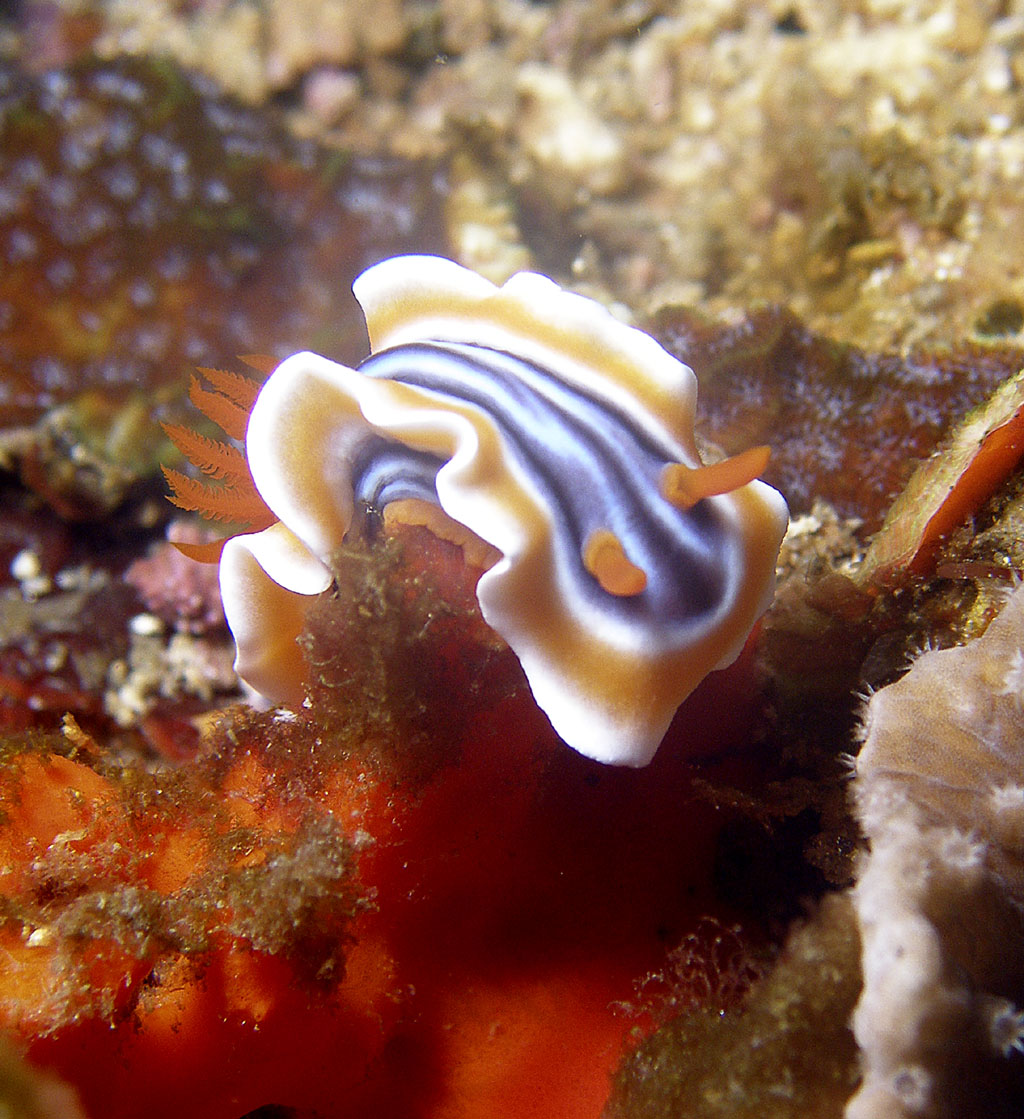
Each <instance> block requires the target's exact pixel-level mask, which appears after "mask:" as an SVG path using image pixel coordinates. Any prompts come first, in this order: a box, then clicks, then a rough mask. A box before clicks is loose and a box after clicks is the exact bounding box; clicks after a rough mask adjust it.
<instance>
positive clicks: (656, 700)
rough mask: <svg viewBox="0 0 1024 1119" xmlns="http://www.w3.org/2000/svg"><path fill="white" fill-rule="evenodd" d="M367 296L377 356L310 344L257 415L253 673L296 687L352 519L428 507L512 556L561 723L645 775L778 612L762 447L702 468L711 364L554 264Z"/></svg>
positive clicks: (527, 662) (243, 664) (514, 591)
mask: <svg viewBox="0 0 1024 1119" xmlns="http://www.w3.org/2000/svg"><path fill="white" fill-rule="evenodd" d="M354 290H355V294H356V298H357V299H358V300H359V303H360V304H361V306H362V308H363V311H364V313H365V315H366V322H367V328H368V331H369V336H370V343H371V354H370V356H369V357H368V358H367V359H366V360H365V361H364V362H363V363H362V364H361V365H360V366H359V367H358V368H357V369H349V368H346V367H345V366H342V365H338V364H336V363H335V362H333V361H329V360H327V359H326V358H323V357H319V356H317V355H316V354H312V353H299V354H295V355H294V356H292V357H289V358H287V359H286V360H285V361H284V362H282V363H281V364H280V365H279V366H278V367H277V369H276V370H275V371H274V372H273V374H272V375H271V376H270V378H269V379H268V381H267V383H266V384H265V385H264V387H263V389H262V390H261V391H260V394H259V397H258V398H257V400H256V403H255V405H254V407H253V410H252V416H251V419H250V421H249V426H248V432H247V436H246V451H247V456H248V461H249V467H250V469H251V471H252V476H253V480H254V482H255V484H256V488H257V489H258V491H259V493H260V495H261V496H262V498H263V499H264V501H265V502H266V503H267V505H268V506H269V508H270V509H271V511H272V512H273V514H274V515H275V516H276V517H278V518H279V522H278V523H276V524H274V525H272V526H271V527H269V528H266V529H264V530H263V531H261V532H254V533H249V534H247V535H241V536H235V537H232V538H231V539H230V540H229V541H228V542H227V544H226V545H225V548H224V551H223V555H222V557H221V568H220V582H221V591H222V595H223V600H224V608H225V613H226V615H227V618H228V622H229V624H230V626H231V630H232V632H233V633H234V636H235V641H236V643H237V648H238V653H237V661H236V668H237V670H238V673H239V675H240V676H241V677H242V678H243V679H244V680H246V681H247V682H248V683H249V684H250V685H251V686H252V687H253V688H255V689H256V690H257V691H258V692H260V693H262V694H263V695H265V696H266V697H267V698H269V699H271V700H273V701H276V702H293V703H294V702H296V701H299V700H301V698H302V696H303V687H304V680H305V672H306V668H305V663H304V661H303V658H302V655H301V652H300V650H299V648H298V646H297V645H296V638H297V637H298V636H299V634H300V633H301V632H302V629H303V624H304V618H305V614H306V611H307V609H308V607H309V604H310V602H311V598H310V596H312V595H316V594H318V593H320V592H322V591H324V590H326V589H327V588H328V587H329V586H330V585H331V581H332V576H331V570H330V566H329V560H330V557H331V555H332V553H334V552H335V551H336V550H337V549H338V548H339V547H340V545H341V543H342V541H343V539H344V537H345V534H346V532H347V531H348V529H349V527H350V525H351V523H352V518H353V515H354V512H355V510H356V509H357V508H359V507H361V506H370V507H374V508H376V509H379V510H383V509H384V508H385V507H386V506H388V505H389V504H391V503H394V502H399V501H401V502H403V506H404V507H407V508H408V507H409V506H408V503H409V502H415V503H423V502H428V503H432V504H433V505H434V506H440V509H441V510H443V512H444V514H446V515H447V517H448V518H451V520H453V521H455V522H457V523H458V524H459V525H461V526H464V528H465V529H468V530H470V532H471V533H473V534H475V536H476V537H479V538H480V540H482V541H484V542H486V544H488V545H490V546H491V548H492V549H493V552H492V553H491V555H492V558H494V557H497V558H496V559H495V560H494V562H493V565H492V566H490V567H489V569H488V570H487V571H485V573H484V574H483V575H482V576H481V577H480V580H479V583H478V586H477V596H478V598H479V602H480V608H481V610H482V612H483V616H484V618H485V620H486V621H487V623H488V624H489V625H490V626H491V627H492V628H493V629H494V630H496V631H497V632H498V633H499V634H500V635H501V636H502V637H503V638H504V639H505V641H507V642H508V644H509V645H510V646H511V648H512V649H513V650H514V652H515V653H516V655H517V656H518V657H519V660H520V662H521V664H522V666H523V670H524V672H525V674H526V678H527V680H528V681H529V684H530V687H531V689H532V691H533V695H534V697H535V699H536V701H537V703H538V704H539V705H540V707H541V708H542V709H543V710H544V712H545V713H546V714H547V716H548V718H549V719H550V720H551V723H552V725H553V727H554V729H555V730H556V731H557V732H558V734H559V735H560V736H561V737H562V738H563V739H564V740H565V742H567V743H568V744H569V745H570V746H572V747H573V748H574V749H576V750H578V751H580V753H582V754H585V755H587V756H588V757H591V758H595V759H598V760H600V761H603V762H609V763H616V764H623V765H644V764H646V763H647V762H648V761H650V759H651V757H652V756H653V755H654V752H655V751H656V750H657V747H658V744H659V743H660V741H661V739H662V737H663V736H664V734H665V731H666V729H667V727H668V725H669V722H670V721H671V719H672V716H673V714H674V713H675V710H676V708H677V707H678V706H679V704H680V703H681V702H682V701H683V700H684V699H685V698H686V696H688V695H689V694H690V692H692V691H693V689H694V688H695V687H696V686H697V684H698V683H699V682H700V681H701V680H702V679H703V678H704V676H705V675H706V674H707V673H708V672H709V671H711V670H712V669H715V668H721V667H723V666H725V665H727V664H729V663H730V662H731V661H733V660H734V659H735V658H736V656H737V655H738V654H739V651H740V649H741V648H742V647H743V644H744V642H745V640H746V638H747V636H748V634H749V632H750V630H751V628H752V626H753V625H754V623H755V622H756V620H757V619H758V617H760V615H761V614H762V613H763V611H764V610H765V609H766V607H767V606H768V604H769V602H770V601H771V598H772V594H773V591H774V579H775V562H776V557H777V555H778V550H779V546H780V544H781V541H782V536H783V534H784V532H785V529H786V525H787V520H788V517H787V509H786V503H785V501H784V500H783V498H782V496H781V495H780V494H779V493H778V492H777V491H775V490H774V489H772V488H771V487H770V486H768V485H766V484H765V483H763V482H760V481H757V480H755V479H756V477H757V475H758V474H760V473H761V472H762V471H763V469H764V466H765V464H766V462H767V456H768V452H767V449H766V448H755V449H752V450H750V451H747V452H744V453H743V454H741V455H737V456H736V457H735V458H732V459H727V460H725V461H724V462H720V463H715V464H711V465H704V464H703V463H702V462H701V459H700V456H699V454H698V451H697V447H696V444H695V441H694V431H693V423H694V407H695V403H696V393H697V386H696V379H695V377H694V375H693V372H692V370H690V369H689V368H688V367H687V366H685V365H683V364H682V363H680V362H679V361H677V360H676V359H675V358H673V357H672V356H671V355H669V354H668V353H667V352H666V351H665V350H664V349H662V347H661V346H659V345H658V344H657V342H655V341H654V339H653V338H651V337H649V336H648V335H646V334H644V333H642V332H641V331H639V330H636V329H634V328H632V327H629V326H626V325H624V324H623V323H621V322H619V321H618V320H616V319H615V318H614V317H613V316H612V315H611V314H610V313H609V312H608V311H606V310H605V309H604V308H603V307H601V306H600V305H599V304H597V303H595V302H593V301H591V300H589V299H586V298H584V297H582V296H579V295H575V294H571V293H569V292H565V291H562V290H561V289H560V288H559V287H558V286H557V285H556V284H555V283H554V282H552V281H551V280H549V279H547V278H546V277H544V276H539V275H535V274H533V273H520V274H518V275H515V276H513V277H512V278H511V279H510V280H509V281H508V282H507V283H506V284H505V285H504V286H503V287H501V288H498V287H495V286H494V285H493V284H491V283H490V282H489V281H487V280H485V279H483V278H482V277H480V276H478V275H476V274H475V273H473V272H470V271H468V270H467V269H465V268H462V267H460V266H459V265H457V264H454V263H453V262H451V261H449V260H444V259H441V258H438V257H430V256H403V257H395V258H393V259H391V260H386V261H384V262H382V263H381V264H378V265H376V266H374V267H373V268H370V269H369V270H368V271H366V272H364V273H363V274H362V275H361V276H360V277H359V278H358V279H357V280H356V282H355V285H354ZM413 508H416V506H413Z"/></svg>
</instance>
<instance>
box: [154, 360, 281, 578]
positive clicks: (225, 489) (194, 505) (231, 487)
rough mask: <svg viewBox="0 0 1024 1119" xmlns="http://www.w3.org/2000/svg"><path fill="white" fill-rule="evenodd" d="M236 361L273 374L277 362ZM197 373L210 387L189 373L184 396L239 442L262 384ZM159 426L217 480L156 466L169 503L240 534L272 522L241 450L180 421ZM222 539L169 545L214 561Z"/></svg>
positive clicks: (204, 371) (225, 373)
mask: <svg viewBox="0 0 1024 1119" xmlns="http://www.w3.org/2000/svg"><path fill="white" fill-rule="evenodd" d="M240 360H241V361H243V362H245V364H246V365H248V366H250V367H251V368H253V369H256V370H257V371H259V372H261V373H266V374H269V373H271V372H273V369H274V366H275V365H276V364H277V362H276V360H275V359H273V358H269V357H264V356H262V355H255V354H253V355H246V356H244V357H242V358H241V359H240ZM199 372H200V373H201V374H202V376H203V377H204V378H205V379H206V381H207V382H209V384H210V386H211V387H210V388H206V387H205V386H204V385H203V384H202V383H201V382H200V380H199V378H198V377H196V376H193V377H192V378H191V381H190V383H189V388H188V397H189V400H191V401H192V403H193V404H194V405H195V407H196V408H197V409H198V410H199V411H200V412H201V413H202V414H203V415H204V416H205V417H206V418H207V419H208V420H211V421H212V422H213V423H215V424H217V426H218V427H219V428H220V429H221V430H222V431H223V432H224V434H225V435H227V436H228V438H229V439H233V440H235V441H236V442H239V443H244V441H245V432H246V428H247V427H248V424H249V414H250V412H251V411H252V406H253V404H254V403H255V402H256V397H257V395H258V393H259V391H260V388H261V387H262V386H261V384H260V382H258V381H254V380H252V379H251V378H250V377H246V376H243V375H242V374H240V373H233V372H230V371H229V370H224V369H207V368H200V369H199ZM161 426H162V427H163V429H164V432H165V433H166V435H167V437H168V439H170V441H171V442H172V443H173V444H174V445H175V446H176V447H177V448H178V450H179V451H181V453H182V454H183V455H184V456H185V458H186V459H187V460H188V461H189V462H190V463H191V464H192V465H193V466H195V467H196V468H197V469H198V470H200V471H201V472H202V473H203V474H204V475H206V477H207V478H210V479H212V480H213V481H214V482H216V483H218V484H212V483H211V482H207V481H200V480H197V479H195V478H190V477H189V476H188V475H187V474H183V473H182V472H181V471H180V470H174V469H172V468H171V467H168V466H164V467H161V469H162V470H163V473H164V477H165V478H166V479H167V484H168V485H169V486H170V487H171V493H170V495H169V496H168V500H169V501H170V502H171V504H172V505H176V506H177V507H178V508H179V509H184V510H185V511H186V512H189V513H198V514H199V515H200V516H202V517H205V518H207V519H208V520H212V521H220V522H224V523H229V524H233V525H237V526H238V527H239V530H240V531H243V532H260V531H262V530H263V529H265V528H269V527H270V526H271V525H272V524H273V523H274V522H275V521H276V520H277V518H276V517H275V516H274V514H273V513H272V512H271V511H270V510H269V509H268V508H267V505H266V502H264V500H263V498H261V497H260V495H259V493H258V492H257V490H256V486H255V484H254V483H253V480H252V474H251V472H250V470H249V463H248V461H247V459H246V457H245V453H244V452H243V451H241V450H239V448H238V447H236V446H234V445H233V444H231V443H226V442H224V441H223V440H220V439H211V438H210V437H209V436H207V435H203V434H201V433H200V432H198V431H195V430H193V429H192V428H190V427H186V426H184V425H183V424H162V425H161ZM231 535H234V534H233V533H232V534H231ZM227 539H228V537H225V538H224V539H222V540H213V541H210V542H209V543H207V544H186V543H175V547H176V548H177V549H178V551H180V552H181V553H182V554H183V555H185V556H188V557H189V559H193V560H198V561H199V562H200V563H217V562H218V561H219V560H220V556H221V552H222V551H223V550H224V544H225V542H226V540H227Z"/></svg>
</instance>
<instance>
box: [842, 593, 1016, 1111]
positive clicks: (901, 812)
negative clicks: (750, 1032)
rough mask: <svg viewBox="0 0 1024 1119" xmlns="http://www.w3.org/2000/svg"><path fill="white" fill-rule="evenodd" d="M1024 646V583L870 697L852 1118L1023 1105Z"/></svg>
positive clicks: (862, 770)
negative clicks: (858, 1074) (983, 620)
mask: <svg viewBox="0 0 1024 1119" xmlns="http://www.w3.org/2000/svg"><path fill="white" fill-rule="evenodd" d="M1022 642H1024V589H1022V590H1017V591H1016V592H1015V593H1014V594H1013V595H1012V596H1011V597H1010V598H1009V600H1008V602H1007V605H1006V606H1005V607H1004V609H1003V611H1002V613H1001V614H1000V615H999V617H998V618H996V620H995V621H993V622H992V624H991V625H990V626H989V628H988V630H987V631H986V632H985V634H984V635H983V636H982V637H980V638H978V639H977V640H975V641H973V642H971V643H970V644H968V645H965V646H963V647H961V648H956V649H946V650H938V651H934V652H928V653H925V654H923V655H922V656H921V657H920V658H919V659H918V660H917V661H916V662H915V664H914V666H913V667H912V668H911V670H910V671H909V672H908V673H907V674H906V676H904V677H903V678H902V679H901V680H899V681H898V682H897V683H895V684H893V685H891V686H890V687H887V688H883V689H881V690H880V691H878V692H877V693H876V694H875V695H874V696H873V697H872V698H871V700H870V702H869V703H868V706H867V712H866V719H865V727H864V747H863V749H862V751H861V753H860V756H859V758H858V760H857V772H856V777H855V780H854V783H853V790H854V800H855V804H856V810H857V813H858V815H859V817H860V821H861V825H862V827H863V829H864V832H865V834H866V836H867V838H868V840H869V841H870V844H871V850H870V854H869V855H868V856H867V858H866V859H865V861H864V863H863V865H862V867H861V873H860V877H859V881H858V883H857V887H856V891H855V899H856V905H857V911H858V917H859V921H860V925H861V937H862V942H863V972H864V990H863V993H862V996H861V999H860V1002H859V1004H858V1006H857V1010H856V1013H855V1015H854V1032H855V1034H856V1037H857V1041H858V1044H859V1045H860V1048H861V1056H862V1063H863V1081H862V1085H861V1088H860V1090H859V1091H858V1092H857V1093H856V1095H855V1096H854V1097H853V1099H852V1100H851V1101H850V1103H849V1105H848V1107H847V1111H846V1117H847V1119H882V1117H884V1119H910V1117H914V1119H918V1117H922V1119H939V1117H947V1116H948V1117H950V1119H954V1117H955V1119H963V1117H965V1116H973V1115H985V1116H992V1115H1015V1114H1020V1111H1019V1108H1020V1107H1021V1102H1022V1101H1021V1093H1022V1079H1024V1078H1022V1076H1021V1070H1020V1068H1019V1067H1018V1063H1019V1061H1020V1051H1021V1044H1022V1041H1021V1039H1022V1034H1024V1029H1022V1023H1024V1013H1022V1011H1021V1009H1020V1007H1021V1004H1022V1001H1024V917H1022V914H1024V708H1022V703H1021V696H1022V692H1021V687H1020V684H1021V678H1022V655H1021V645H1022ZM993 1100H996V1101H998V1102H996V1103H993V1102H992V1101H993ZM1015 1109H1017V1110H1015Z"/></svg>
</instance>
